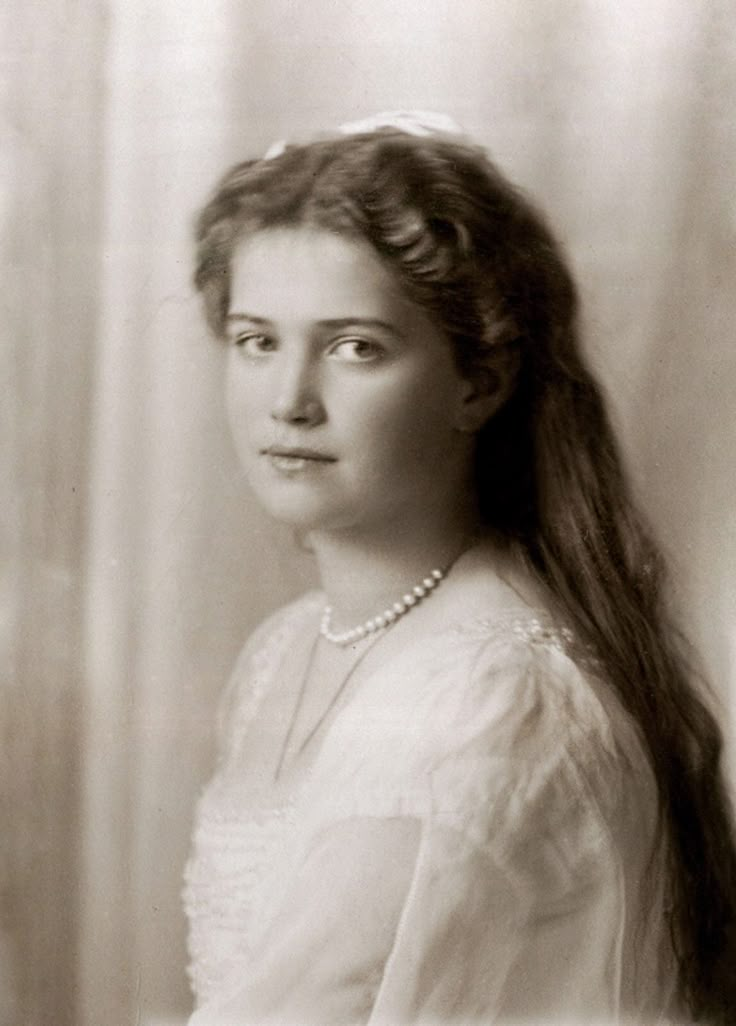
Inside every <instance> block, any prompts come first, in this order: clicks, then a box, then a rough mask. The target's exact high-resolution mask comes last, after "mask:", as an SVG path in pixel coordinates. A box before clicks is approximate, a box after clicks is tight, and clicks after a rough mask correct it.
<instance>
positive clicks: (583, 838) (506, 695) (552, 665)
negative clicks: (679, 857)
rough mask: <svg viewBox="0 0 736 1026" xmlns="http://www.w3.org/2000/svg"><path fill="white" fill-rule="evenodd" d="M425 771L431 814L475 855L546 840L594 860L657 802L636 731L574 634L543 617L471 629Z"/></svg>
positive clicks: (462, 634)
mask: <svg viewBox="0 0 736 1026" xmlns="http://www.w3.org/2000/svg"><path fill="white" fill-rule="evenodd" d="M456 633H457V635H458V637H457V639H456V641H455V644H457V645H458V646H459V651H460V652H462V656H461V658H460V660H459V663H460V664H464V672H463V674H462V677H461V678H460V679H457V685H458V694H457V696H456V698H455V702H454V705H453V708H452V712H451V716H450V717H449V718H448V722H447V725H446V731H445V734H444V739H443V743H442V746H441V748H439V749H438V750H437V758H436V760H435V762H434V765H433V767H432V771H431V776H432V792H433V796H434V802H435V807H436V808H437V809H438V810H439V811H440V817H441V818H443V819H444V820H445V821H446V822H447V823H448V825H454V826H456V827H457V828H458V829H460V830H462V831H463V832H464V833H466V834H468V835H470V836H471V837H472V839H473V840H474V841H475V842H476V843H477V844H479V845H481V846H483V847H487V846H492V847H493V848H494V849H495V850H498V849H499V846H500V847H503V846H504V845H508V846H512V847H514V848H516V849H519V848H523V847H524V846H532V847H533V846H534V845H535V844H536V843H538V842H539V841H540V840H541V839H542V838H544V837H547V838H550V837H554V838H557V839H558V840H560V841H562V840H563V839H564V843H565V844H567V843H572V844H573V845H575V846H578V847H579V848H580V850H581V851H582V850H583V849H590V850H593V849H597V847H598V846H599V845H600V844H601V843H602V842H603V841H604V840H605V839H606V837H607V838H608V839H609V840H610V837H611V835H612V834H616V833H618V832H620V830H622V829H623V828H624V827H626V829H627V830H628V829H629V826H630V825H631V824H630V821H631V820H632V817H633V818H636V817H637V816H638V817H639V818H640V820H641V823H642V824H648V823H650V822H651V821H652V819H653V817H654V815H655V810H656V797H655V794H654V789H653V786H652V779H651V773H650V770H649V766H648V762H647V759H646V757H645V755H644V752H643V748H642V745H641V742H640V739H639V736H638V731H637V729H636V726H635V724H634V723H633V721H632V720H631V719H630V717H629V716H628V714H627V713H626V712H625V710H624V709H623V708H622V707H621V706H620V704H619V703H618V700H617V699H616V696H615V695H614V694H613V692H612V689H611V687H610V685H609V684H608V683H607V681H606V679H605V676H604V674H603V673H602V671H601V670H600V668H599V667H598V666H597V664H596V663H595V661H594V660H593V659H592V658H591V657H590V656H589V655H588V654H587V653H586V652H585V651H584V650H583V649H582V648H581V647H580V646H578V645H576V643H575V639H574V637H573V636H572V634H571V633H570V632H569V631H568V630H567V629H565V628H564V627H561V626H559V625H557V624H555V623H554V622H553V621H552V620H551V619H550V618H549V617H548V616H546V615H544V614H539V615H533V614H531V613H528V614H523V613H518V612H516V613H514V614H512V615H511V616H509V617H508V618H507V619H506V621H505V622H502V621H494V622H490V621H483V620H478V621H471V622H469V623H468V624H466V625H463V626H462V627H460V628H459V629H458V631H457V632H456Z"/></svg>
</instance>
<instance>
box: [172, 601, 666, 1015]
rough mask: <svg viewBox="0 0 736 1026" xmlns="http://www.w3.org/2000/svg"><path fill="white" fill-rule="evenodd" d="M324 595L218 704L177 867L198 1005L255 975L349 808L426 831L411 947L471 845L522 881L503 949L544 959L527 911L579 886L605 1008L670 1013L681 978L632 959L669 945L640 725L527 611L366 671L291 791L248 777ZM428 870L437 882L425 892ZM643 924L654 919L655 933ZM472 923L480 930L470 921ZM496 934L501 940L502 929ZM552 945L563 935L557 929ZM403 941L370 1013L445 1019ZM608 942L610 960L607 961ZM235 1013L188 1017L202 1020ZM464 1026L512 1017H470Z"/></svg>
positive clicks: (557, 631)
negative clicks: (257, 738)
mask: <svg viewBox="0 0 736 1026" xmlns="http://www.w3.org/2000/svg"><path fill="white" fill-rule="evenodd" d="M318 603H319V600H318V598H316V597H315V596H314V595H310V596H306V597H305V598H303V599H302V600H299V601H298V602H297V603H295V604H293V605H292V606H290V607H288V608H287V609H286V610H283V611H281V612H280V613H279V614H277V615H276V617H275V618H274V619H273V620H272V621H270V622H269V623H268V624H267V625H266V626H265V627H264V628H262V629H261V631H260V632H259V633H258V635H257V636H256V638H255V639H254V641H253V642H252V643H251V644H249V645H248V646H247V647H246V650H245V652H244V653H243V655H242V656H241V659H240V660H239V662H238V664H237V666H236V669H235V672H234V675H233V678H232V680H231V683H230V686H229V688H228V691H227V693H226V696H225V698H224V700H223V710H224V712H223V715H222V726H221V735H222V737H221V742H222V744H221V754H220V760H219V764H218V767H217V770H216V772H215V775H214V777H213V779H212V781H211V783H210V784H209V785H208V786H207V788H206V789H205V791H204V793H203V795H202V797H201V799H200V801H199V804H198V809H197V815H196V825H195V832H194V841H193V847H192V854H191V857H190V860H189V862H188V865H187V868H186V873H185V887H184V900H185V907H186V911H187V915H188V918H189V922H190V936H189V947H190V957H191V962H190V978H191V982H192V986H193V989H194V992H195V995H196V998H197V1004H198V1007H199V1008H200V1009H201V1010H202V1009H205V1010H206V1009H207V1008H209V1007H210V1006H211V1007H212V1008H214V1007H216V1006H218V1002H220V1001H221V999H222V997H223V995H228V994H234V993H237V991H238V989H239V988H240V987H242V985H243V981H244V980H247V979H248V972H249V967H253V966H256V965H257V963H258V959H259V957H260V951H261V947H262V945H263V942H264V938H265V937H266V936H267V934H268V930H269V926H270V924H271V922H272V921H273V918H274V916H275V915H276V914H277V912H278V911H279V909H282V901H283V899H284V895H285V894H286V893H287V891H288V885H289V881H290V880H292V879H293V878H294V876H295V874H296V873H297V872H298V870H299V867H300V866H301V865H302V864H303V863H304V860H305V859H306V857H307V854H308V852H309V851H310V846H311V845H313V843H314V838H315V837H317V836H320V834H321V832H323V831H324V830H325V829H327V828H328V827H329V826H330V825H331V824H335V823H339V822H345V821H346V820H350V819H354V818H355V817H369V818H371V819H374V820H385V821H390V820H392V819H393V820H396V821H398V820H399V819H403V818H407V817H409V818H412V819H415V820H417V821H419V822H421V823H422V824H423V826H422V830H423V841H422V845H423V854H422V855H420V857H419V858H418V859H417V868H416V872H415V877H414V880H413V883H412V888H411V892H410V895H409V896H408V898H407V907H406V909H405V910H404V913H403V915H402V928H403V930H407V929H409V932H411V928H410V926H408V925H407V924H411V923H412V916H413V915H415V916H416V927H415V929H414V936H413V937H412V938H411V943H412V944H419V945H420V947H421V938H422V932H423V931H424V930H425V929H428V927H427V925H426V923H425V921H424V917H425V914H426V912H425V910H424V909H423V908H422V905H423V904H424V905H425V906H426V905H427V904H428V901H429V899H428V895H429V894H431V895H432V900H433V901H435V900H436V901H438V902H440V905H441V904H442V900H443V899H442V897H441V895H442V883H441V880H442V872H443V868H442V867H443V866H444V864H445V863H447V865H450V864H455V863H458V864H459V863H460V861H461V857H460V856H459V855H458V851H459V848H458V845H460V847H461V848H462V851H463V852H465V854H464V855H463V856H462V859H463V860H466V861H467V863H468V865H470V864H472V865H474V866H477V859H481V861H482V863H483V865H484V866H485V865H487V866H495V867H496V869H494V871H493V872H494V873H495V872H497V873H499V874H501V876H502V878H503V879H504V880H505V881H506V883H505V884H504V885H503V887H501V885H499V884H494V885H493V886H494V887H498V889H499V893H501V892H503V893H506V894H507V893H510V892H512V893H518V895H519V902H518V906H519V908H524V909H526V911H525V912H524V915H525V917H526V918H525V919H524V924H523V928H522V926H518V925H514V926H513V927H512V926H509V930H510V931H511V932H510V934H509V938H512V939H507V942H506V943H505V945H504V949H505V951H506V952H511V951H515V950H516V948H517V946H520V951H521V948H524V947H525V948H526V949H527V950H528V951H530V952H532V954H530V955H528V957H530V958H536V957H540V956H539V955H535V954H534V953H533V952H534V946H535V945H537V944H539V943H541V941H540V940H539V937H538V936H537V935H536V933H535V932H534V931H535V930H536V928H535V926H534V922H535V921H537V920H539V921H540V922H541V921H542V919H545V921H546V922H548V921H549V920H550V917H552V918H554V917H555V916H559V915H560V914H561V912H560V910H561V909H565V910H567V909H569V908H571V907H572V905H571V901H572V899H571V897H570V896H571V894H576V895H577V894H578V893H580V894H583V893H584V894H586V895H587V898H586V901H589V903H590V920H589V922H590V923H593V922H594V923H596V924H597V926H596V929H599V930H600V936H599V937H597V938H596V939H595V940H594V939H593V937H591V939H590V944H589V945H588V946H589V947H590V948H593V949H595V950H596V955H595V956H591V958H592V962H591V966H588V967H587V968H586V967H585V966H584V965H583V964H582V963H581V969H580V973H586V976H587V977H590V978H592V979H594V981H595V982H594V983H593V984H590V986H593V987H596V988H599V990H600V991H601V992H604V991H605V999H604V1000H602V1004H601V1007H603V1006H604V1005H605V1007H606V1008H607V1009H608V1008H609V1007H610V1008H611V1009H612V1008H613V1007H614V1005H616V1006H618V1005H621V1006H625V1007H631V1006H636V1007H637V1008H642V1009H647V1012H646V1014H647V1015H650V1016H654V1009H655V1008H656V1009H657V1013H656V1014H657V1016H658V1015H659V1014H660V1012H661V1009H662V1008H664V1006H665V1005H666V1003H667V1001H668V1000H669V993H668V991H669V990H671V988H670V987H668V986H667V985H666V983H664V982H663V979H662V972H663V971H662V970H661V968H658V969H656V971H655V970H654V969H653V970H652V972H651V973H649V975H647V973H646V972H645V973H642V972H641V971H640V968H641V966H642V965H643V964H647V963H651V964H652V965H654V964H655V963H657V961H658V960H659V959H660V954H661V950H660V949H661V934H662V930H661V928H660V926H659V925H658V924H659V919H658V916H660V917H661V909H660V908H659V905H658V902H659V901H660V897H661V896H660V895H659V894H658V892H657V888H656V887H655V888H654V889H653V890H651V889H650V893H649V906H648V908H649V910H650V913H653V916H654V918H653V919H652V917H651V915H650V917H649V919H648V920H645V917H643V916H641V917H640V916H639V915H638V914H637V915H633V914H632V910H633V909H637V908H639V907H643V903H644V888H645V863H647V862H649V861H650V856H651V855H652V852H654V851H655V834H654V822H655V819H656V815H655V810H656V793H655V789H654V783H653V779H652V777H651V773H650V771H649V768H648V764H647V760H646V758H645V756H644V754H643V749H642V746H641V742H640V739H639V736H638V732H637V730H636V729H635V727H634V726H633V724H632V723H631V721H630V720H629V718H628V717H627V716H626V714H625V713H624V712H623V710H622V709H621V708H620V707H619V705H618V704H617V702H616V700H615V699H614V698H613V697H612V696H611V695H610V693H609V691H608V689H607V688H606V687H605V686H603V684H602V683H601V682H600V680H599V679H598V677H597V673H596V666H595V663H594V661H592V660H591V659H589V658H588V657H587V656H586V654H585V653H584V652H582V651H580V650H578V649H577V647H576V645H575V640H574V638H573V637H572V635H571V634H570V632H569V631H567V630H565V629H564V628H560V627H558V626H556V625H555V624H553V623H552V622H551V621H550V619H549V617H548V616H546V615H545V614H537V613H535V612H533V611H532V610H529V611H519V610H518V609H516V610H513V611H511V612H509V614H508V615H501V616H496V617H493V618H489V619H485V618H483V617H471V618H470V619H465V620H463V621H462V622H457V623H454V624H449V625H448V627H447V629H446V630H443V631H442V632H440V633H439V634H438V635H436V636H433V637H432V638H428V639H426V640H425V642H424V643H423V644H421V645H418V646H412V647H410V649H409V650H407V651H405V652H404V653H402V655H401V656H400V657H399V658H396V659H393V660H391V661H390V662H389V663H388V664H387V665H385V666H383V667H382V668H381V669H380V670H379V671H377V672H376V673H374V674H373V675H371V676H370V677H369V678H368V679H367V680H366V681H365V682H363V685H362V687H361V688H360V690H359V691H358V692H356V694H355V695H354V696H353V698H352V700H351V701H350V702H349V703H347V704H346V706H345V707H344V709H342V710H341V712H340V715H338V716H337V717H336V718H335V720H334V722H333V723H332V725H331V727H330V730H329V732H328V733H327V734H326V735H325V738H324V740H323V744H322V747H321V749H320V751H319V752H318V753H317V756H316V758H315V760H314V762H313V764H312V765H311V767H310V769H309V772H308V773H307V775H306V776H305V777H304V779H303V780H302V781H301V783H300V784H299V786H298V788H296V789H295V790H293V791H292V792H291V793H288V794H284V793H283V792H278V793H277V792H276V790H275V789H274V787H273V786H272V785H271V784H270V783H269V782H268V781H264V780H260V781H253V780H252V779H249V778H248V777H247V776H246V775H245V774H244V773H243V772H242V753H243V751H244V747H245V746H247V739H248V732H249V730H251V729H257V723H258V717H259V710H260V709H261V707H262V703H263V702H265V701H267V700H268V695H269V692H270V689H271V688H272V687H273V686H274V682H275V678H276V676H277V674H278V671H279V665H280V661H281V658H282V656H283V653H284V651H285V650H286V649H287V648H288V646H289V645H291V644H293V642H294V640H295V639H296V638H297V637H299V636H300V632H303V631H304V628H305V624H307V623H308V622H309V621H310V619H313V618H314V614H315V608H316V606H317V605H318ZM634 783H635V786H636V792H635V793H634V791H633V788H632V784H634ZM458 839H460V840H458ZM627 845H628V846H630V850H627ZM637 845H638V847H637ZM448 852H452V854H451V855H449V854H448ZM441 853H444V854H441ZM435 862H436V863H437V864H435ZM428 867H429V868H428ZM474 872H475V870H474ZM482 872H483V873H485V872H486V870H485V869H484V870H483V871H482ZM425 873H428V874H429V876H428V877H427V879H426V880H425V879H424V878H423V875H422V874H425ZM430 879H431V880H432V881H433V883H432V884H431V887H432V888H433V890H428V891H426V892H425V893H424V898H422V887H423V886H427V887H429V886H430V884H429V882H428V881H429V880H430ZM438 881H439V883H438ZM447 886H448V892H447V898H446V901H447V903H450V902H451V901H452V897H451V895H452V894H456V893H460V892H462V885H458V883H457V880H455V882H454V883H453V884H452V885H450V884H448V885H447ZM491 890H492V888H491V887H490V886H489V893H490V891H491ZM458 900H459V899H458ZM575 900H577V898H576V899H575ZM540 901H542V902H543V903H544V908H545V911H544V916H542V915H541V913H539V912H538V906H539V904H540ZM530 909H531V910H536V911H529V910H530ZM282 911H283V910H282ZM458 914H464V915H467V913H460V912H458ZM587 914H588V913H587V912H586V913H580V916H582V917H583V918H580V916H578V912H577V911H575V915H576V916H578V919H577V921H576V922H577V925H575V923H574V922H573V920H572V919H571V921H570V928H571V929H577V930H580V929H583V928H585V924H586V923H588V920H585V918H584V916H585V915H587ZM647 922H649V923H651V922H654V923H655V924H656V925H655V927H654V928H652V929H650V928H649V927H648V926H647V925H646V923H647ZM476 925H478V924H476ZM588 925H589V924H588ZM478 928H479V929H483V924H480V925H479V926H478ZM546 929H547V927H546V926H545V930H546ZM468 930H469V932H470V933H471V934H472V930H473V924H472V923H469V924H468ZM485 932H486V933H487V926H486V927H485ZM498 934H499V943H500V939H501V938H502V936H503V930H501V929H500V928H498ZM522 935H523V936H524V937H525V938H526V940H525V941H524V942H523V943H522V940H521V939H520V938H521V937H522ZM532 935H534V941H533V943H532V942H531V941H530V940H529V938H530V937H531V936H532ZM635 935H637V938H636V945H637V946H636V952H637V954H636V956H635V955H634V950H635V944H634V939H635ZM404 943H409V942H408V941H404ZM544 943H545V944H546V943H551V944H552V945H554V944H557V946H559V944H560V943H562V941H561V939H560V938H558V940H557V941H555V939H554V937H553V936H550V938H547V939H545V942H544ZM476 946H477V947H479V945H476ZM401 953H402V937H401V936H397V939H396V942H395V944H394V947H393V950H392V953H391V959H390V960H389V962H388V963H386V969H385V972H383V974H382V977H381V975H380V974H379V978H377V979H375V980H374V981H373V983H372V984H371V986H372V987H373V990H372V991H371V1000H372V1001H373V1002H374V1013H373V1015H374V1017H371V1018H370V1022H371V1023H373V1022H374V1021H375V1022H376V1023H377V1022H379V1021H380V1022H384V1021H385V1022H387V1023H388V1022H391V1023H392V1026H398V1023H400V1022H404V1021H406V1022H420V1021H421V1022H422V1023H424V1022H425V1021H426V1022H430V1021H433V1020H432V1019H431V1018H430V1011H429V1009H430V1007H432V1006H430V1005H427V1006H426V1010H425V1011H424V1012H422V1013H421V1014H420V1012H419V1011H418V1010H417V1009H419V1008H420V1007H424V1006H423V1005H422V1001H423V1000H424V999H423V998H420V997H419V996H417V995H416V994H415V996H414V998H412V999H411V1000H413V1001H414V1006H413V1007H414V1009H415V1011H413V1012H411V1013H410V1012H409V1011H408V1010H406V1009H408V1007H409V1004H408V1003H409V1002H410V998H409V997H408V995H410V994H413V993H414V992H415V989H419V988H420V984H419V983H418V982H417V980H412V978H411V973H410V972H409V970H408V969H407V968H406V967H403V968H402V954H401ZM598 954H600V958H599V961H600V962H601V963H603V962H605V963H606V967H605V968H603V967H602V965H597V964H596V963H595V958H597V957H598ZM413 957H414V956H412V958H413ZM479 957H480V956H479ZM483 957H484V958H493V957H494V956H493V955H492V954H488V953H487V954H486V955H485V956H483ZM505 957H506V956H505ZM509 957H510V955H509ZM518 957H519V968H518V973H519V974H526V975H528V966H526V967H525V966H524V964H523V959H524V958H525V957H527V956H526V955H523V953H520V954H519V956H518ZM545 957H547V956H545ZM642 960H643V961H642ZM409 961H411V959H408V961H407V965H408V964H409ZM609 963H610V964H609ZM665 963H666V958H665V959H664V961H662V963H661V964H662V965H664V964H665ZM483 964H485V963H483ZM637 965H638V966H639V968H637ZM253 971H254V972H255V971H256V970H255V969H254V970H253ZM485 971H486V970H485V969H484V970H483V972H485ZM597 972H599V973H600V977H601V978H600V980H598V979H597V977H596V973H597ZM479 974H480V966H479ZM512 977H513V972H512V969H511V967H509V968H508V974H507V976H504V979H503V980H502V981H500V982H499V984H498V987H499V989H498V993H497V995H496V996H495V998H493V1000H494V1001H495V1002H496V1005H497V1006H498V1007H500V1006H501V1005H503V1006H504V1007H508V1008H516V1007H517V1006H518V1008H523V1004H524V1002H523V1000H522V999H521V998H520V997H519V996H518V995H515V992H514V987H515V985H514V984H513V982H509V981H510V980H512ZM488 986H489V987H490V989H491V990H492V989H493V987H492V984H491V983H490V982H489V984H488ZM413 988H414V989H413ZM472 989H473V988H469V992H472ZM489 993H490V990H489ZM396 994H400V995H401V996H400V997H395V996H394V995H396ZM596 994H598V991H596ZM473 1000H476V1003H477V1002H478V1001H480V1002H481V1004H482V1000H483V999H482V998H477V999H473ZM524 1000H526V999H524ZM581 1000H590V1001H594V1000H598V998H597V997H591V998H590V999H588V998H584V999H581ZM515 1002H516V1004H515ZM405 1005H406V1007H404V1006H405ZM400 1006H401V1010H399V1008H400ZM438 1007H439V1006H438ZM469 1007H470V1006H469ZM202 1014H203V1013H202V1012H201V1011H200V1015H202ZM432 1014H436V1012H434V1013H432ZM473 1014H475V1012H473ZM381 1015H384V1016H385V1019H384V1018H381ZM611 1015H613V1012H611ZM392 1016H394V1017H395V1019H394V1021H392ZM422 1016H424V1017H422ZM225 1021H226V1020H225V1019H222V1020H221V1019H218V1018H216V1017H213V1018H211V1019H210V1018H202V1019H201V1020H200V1019H197V1017H196V1016H195V1017H194V1018H193V1020H192V1026H199V1023H200V1022H201V1023H202V1024H205V1023H207V1024H208V1026H209V1023H210V1022H212V1023H215V1022H216V1023H218V1024H219V1023H220V1022H223V1023H224V1022H225ZM245 1021H246V1020H245V1019H243V1022H245ZM269 1021H270V1020H269ZM274 1021H276V1020H275V1019H274ZM361 1021H369V1020H368V1019H367V1018H364V1020H361ZM437 1021H440V1020H437ZM467 1021H468V1022H470V1021H477V1022H481V1021H482V1022H496V1021H498V1022H501V1021H506V1020H505V1019H500V1018H499V1019H496V1018H492V1017H491V1016H490V1014H488V1015H486V1014H485V1012H483V1013H482V1014H481V1013H480V1012H478V1017H477V1018H471V1013H470V1012H468V1018H467ZM550 1021H551V1020H550ZM590 1021H592V1020H590ZM601 1021H603V1020H601ZM605 1021H606V1022H608V1021H609V1020H608V1019H606V1020H605ZM610 1021H614V1019H613V1018H611V1019H610ZM615 1021H619V1020H617V1019H616V1020H615ZM656 1021H659V1020H658V1018H656V1017H653V1018H651V1022H652V1023H653V1022H656ZM662 1021H664V1020H662Z"/></svg>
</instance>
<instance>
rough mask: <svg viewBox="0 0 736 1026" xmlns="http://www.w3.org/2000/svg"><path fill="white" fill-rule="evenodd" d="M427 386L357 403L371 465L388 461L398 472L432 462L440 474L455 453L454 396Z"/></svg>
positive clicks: (358, 426)
mask: <svg viewBox="0 0 736 1026" xmlns="http://www.w3.org/2000/svg"><path fill="white" fill-rule="evenodd" d="M431 386H432V383H431V382H430V383H429V385H428V387H421V385H419V386H416V387H413V388H411V389H396V390H393V389H387V390H386V391H385V392H383V393H382V394H381V395H380V396H379V398H378V399H376V398H375V397H374V398H373V401H371V402H366V403H355V404H354V406H353V421H352V423H353V430H354V431H355V434H356V435H357V436H358V440H359V439H360V438H363V439H364V442H365V447H364V453H365V455H366V457H367V456H368V453H369V452H370V454H371V456H370V461H371V463H373V464H374V465H375V464H379V463H380V464H381V465H382V466H384V467H385V466H386V465H388V467H389V468H393V470H394V471H395V472H396V473H397V474H401V473H404V472H405V471H406V470H407V469H408V468H411V467H420V466H428V467H429V468H430V469H432V470H433V471H434V472H436V471H437V469H438V466H441V462H439V463H438V461H442V460H444V459H449V458H451V457H452V455H453V454H454V452H455V447H456V444H457V433H456V432H455V430H454V427H453V424H452V421H451V417H450V411H449V403H450V400H449V399H448V397H447V391H446V389H437V388H436V387H435V388H432V387H431Z"/></svg>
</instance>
